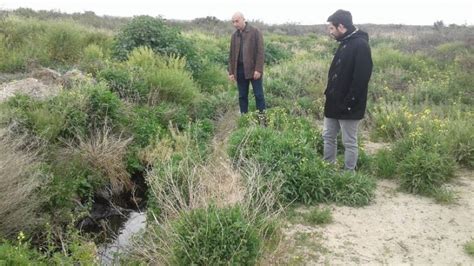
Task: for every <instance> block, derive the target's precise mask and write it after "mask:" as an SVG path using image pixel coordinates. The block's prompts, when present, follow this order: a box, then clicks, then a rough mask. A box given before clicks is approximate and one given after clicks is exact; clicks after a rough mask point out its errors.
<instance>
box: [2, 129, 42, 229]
mask: <svg viewBox="0 0 474 266" xmlns="http://www.w3.org/2000/svg"><path fill="white" fill-rule="evenodd" d="M0 149H1V151H2V152H1V153H0V216H1V217H2V219H0V234H1V235H2V236H3V237H13V236H16V235H17V234H18V232H20V231H23V232H26V233H33V232H34V231H35V230H37V229H38V228H39V227H41V226H42V224H43V223H44V222H45V219H44V218H45V217H44V214H42V211H41V207H42V204H43V203H44V199H43V198H42V197H41V196H40V195H39V194H38V191H39V189H40V188H41V187H43V186H44V185H45V184H44V182H45V178H44V176H42V174H41V171H40V168H39V167H40V162H41V159H40V156H39V155H38V153H37V152H36V151H35V150H33V149H30V148H28V146H25V143H24V141H23V140H22V139H21V138H17V137H16V138H9V137H7V136H5V135H3V134H1V135H0Z"/></svg>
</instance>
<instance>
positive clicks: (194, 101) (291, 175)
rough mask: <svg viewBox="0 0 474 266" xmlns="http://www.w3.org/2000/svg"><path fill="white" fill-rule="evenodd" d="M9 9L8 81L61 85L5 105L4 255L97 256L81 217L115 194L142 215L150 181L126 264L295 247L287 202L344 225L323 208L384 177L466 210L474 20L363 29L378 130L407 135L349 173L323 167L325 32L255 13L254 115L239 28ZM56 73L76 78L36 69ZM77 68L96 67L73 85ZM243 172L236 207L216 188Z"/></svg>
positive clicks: (1, 56) (357, 202)
mask: <svg viewBox="0 0 474 266" xmlns="http://www.w3.org/2000/svg"><path fill="white" fill-rule="evenodd" d="M0 13H1V15H2V17H1V19H0V28H1V30H0V72H1V73H0V74H1V75H0V78H1V81H2V82H5V83H6V82H10V81H14V80H15V79H17V78H23V77H30V76H31V77H33V76H34V77H35V78H38V79H39V82H42V83H44V84H45V86H46V88H48V91H49V89H50V88H51V92H53V91H54V92H55V93H54V94H52V95H50V96H49V97H41V96H42V95H36V92H35V93H31V91H29V90H26V91H21V90H20V93H18V94H16V95H1V96H2V97H5V98H0V150H1V151H2V154H0V166H1V171H0V216H1V217H2V219H1V220H0V264H2V263H3V262H5V263H6V264H7V265H9V264H21V265H26V264H35V265H36V264H38V265H50V264H61V265H62V264H67V265H69V264H86V265H89V264H95V263H98V262H97V258H96V253H97V251H96V249H97V247H96V244H94V240H95V238H94V237H93V236H91V235H88V234H86V233H84V232H80V231H78V229H76V227H75V226H77V225H78V224H79V223H80V221H83V220H84V218H85V217H87V216H88V215H90V213H91V210H92V206H93V205H94V203H96V201H97V199H98V198H99V197H105V198H104V199H103V200H106V201H108V202H110V203H111V204H113V205H117V206H120V207H125V208H126V207H127V206H123V204H124V201H126V200H124V198H123V197H125V196H124V195H133V193H134V192H135V191H136V189H137V187H136V184H135V183H134V182H135V180H134V178H132V177H136V176H143V177H144V179H145V182H146V186H147V187H148V192H147V196H146V197H147V217H148V224H149V225H150V226H149V227H147V228H146V229H145V231H144V232H142V234H143V235H140V237H139V238H140V241H137V243H138V244H137V246H135V247H134V248H132V250H131V251H130V252H129V253H127V254H126V255H127V256H126V257H128V258H124V260H126V261H127V262H130V263H135V264H159V263H161V264H162V263H168V264H229V263H230V264H258V263H260V260H261V258H262V257H264V256H265V255H266V254H267V253H271V252H273V249H274V248H275V247H276V246H278V241H279V239H280V238H281V235H280V234H281V233H280V223H279V219H280V215H279V214H280V213H281V211H282V208H283V207H282V206H284V207H287V206H290V208H294V206H295V205H298V204H301V205H304V207H305V208H308V210H309V212H307V213H304V214H301V215H300V214H298V217H299V218H298V219H300V220H302V222H304V223H306V224H310V225H314V224H325V223H329V222H331V219H332V217H331V213H330V211H329V209H319V208H315V207H314V206H312V205H314V204H317V203H336V204H343V205H348V206H364V205H367V204H369V203H370V202H371V200H372V199H373V198H374V190H375V185H376V180H377V178H390V179H393V180H395V181H396V182H398V183H399V184H400V187H401V188H402V190H404V191H406V192H408V193H416V194H421V195H424V196H428V197H432V198H434V199H435V200H436V201H437V202H439V203H443V204H444V203H452V202H454V201H455V200H456V195H455V193H454V192H453V191H454V190H450V189H448V188H449V185H448V186H446V185H447V184H448V183H449V182H450V181H451V180H452V179H453V177H454V172H455V170H456V169H457V168H458V167H465V168H469V170H472V169H473V167H474V166H473V162H474V143H473V140H474V128H473V127H474V126H473V124H472V121H473V120H474V112H473V110H472V105H473V103H474V102H473V99H474V91H473V87H472V84H474V73H473V69H474V56H473V54H474V53H473V52H474V48H473V46H472V40H471V39H469V37H470V36H472V32H473V28H472V27H468V26H456V25H453V26H449V27H442V25H437V27H435V28H433V27H428V26H426V27H425V26H420V27H418V26H402V25H386V26H384V25H360V26H361V28H363V29H364V30H366V31H368V32H369V35H370V36H371V47H372V51H373V60H374V73H373V75H372V79H371V82H370V88H369V101H368V109H367V115H366V118H365V119H364V123H363V125H361V128H362V129H363V131H364V133H367V134H364V136H363V139H364V140H365V139H367V138H369V139H370V140H371V141H384V142H387V143H389V144H390V145H389V148H387V149H383V150H379V151H377V152H375V153H369V151H365V150H363V149H361V151H360V156H359V162H358V171H357V172H355V173H348V172H344V171H342V170H341V169H339V168H340V167H339V165H335V166H334V165H329V164H327V163H326V162H324V161H323V160H322V150H323V141H322V137H321V130H322V129H321V120H322V110H323V104H324V94H323V92H324V89H325V84H326V79H327V77H326V75H327V70H328V69H327V68H328V66H329V63H330V60H331V58H332V54H333V51H334V49H335V48H336V45H337V44H336V43H335V42H334V41H333V40H330V39H329V38H327V37H326V32H325V31H326V29H325V26H324V25H314V26H302V25H291V24H285V25H265V24H263V23H261V22H258V21H256V22H252V23H254V24H255V25H256V26H257V27H259V28H260V29H261V30H262V32H263V33H264V35H265V48H266V51H265V54H266V66H265V76H264V77H265V83H264V84H265V97H266V100H267V105H268V107H269V109H268V110H267V113H266V115H267V126H266V127H262V126H260V125H259V123H258V117H257V114H256V113H255V112H251V113H249V114H247V115H245V116H242V117H240V118H238V119H237V121H235V119H234V118H235V115H234V116H233V115H232V114H235V113H237V109H238V107H237V89H236V86H235V84H233V83H231V82H229V81H228V80H227V73H226V67H227V57H228V45H229V36H230V34H231V32H233V30H234V29H233V28H232V26H231V23H229V22H228V21H220V20H218V19H217V18H214V17H207V18H200V19H196V20H194V21H192V22H184V21H168V20H164V19H162V18H152V17H149V16H139V17H135V18H113V17H99V16H96V15H95V14H94V13H93V12H85V13H83V14H79V13H77V14H71V15H69V14H63V13H60V12H56V11H39V12H35V11H33V10H31V9H18V10H14V11H1V12H0ZM427 44H429V45H427ZM44 68H50V69H52V70H55V71H57V72H58V73H59V74H58V75H59V76H61V77H59V78H56V77H55V78H53V79H49V80H48V79H46V80H43V78H44V77H38V76H35V75H36V74H35V73H37V71H38V70H45V69H44ZM73 69H75V71H76V73H77V72H78V73H80V74H81V75H83V76H84V78H78V79H77V80H75V81H74V82H71V81H69V80H68V79H66V77H65V76H66V75H65V74H64V73H65V72H67V71H70V70H73ZM9 85H11V84H9ZM53 88H54V90H53ZM56 89H57V90H56ZM21 92H23V94H22V93H21ZM7 96H8V97H7ZM250 109H251V110H255V106H254V101H253V100H252V97H251V99H250ZM361 139H362V138H361ZM364 140H362V142H363V141H364ZM338 144H339V147H341V143H340V141H339V143H338ZM361 144H362V143H361ZM341 148H342V147H341ZM224 149H227V150H226V151H222V150H224ZM339 151H342V149H339ZM226 152H227V154H226ZM339 156H341V154H340V155H339ZM227 157H229V158H230V160H227V159H228V158H227ZM216 158H217V159H216ZM228 177H232V178H233V179H237V180H235V182H234V183H233V184H232V186H235V187H233V188H232V189H234V191H232V193H233V192H235V193H236V195H233V196H235V197H234V199H233V200H232V201H230V202H225V201H222V200H220V199H221V198H222V194H224V195H228V194H232V193H230V192H229V191H228V190H223V191H216V190H219V189H222V188H220V186H222V184H220V182H226V181H224V180H227V179H225V178H228ZM227 186H230V185H228V184H227ZM218 192H219V193H220V194H219V193H218ZM237 192H238V193H237ZM237 194H238V195H237ZM104 195H106V196H104ZM300 220H299V221H298V222H301V221H300ZM308 237H309V235H302V236H301V238H302V239H300V240H301V242H305V241H306V240H307V238H308ZM305 239H306V240H305ZM306 242H307V241H306ZM317 245H318V248H319V249H324V247H320V246H319V242H318V243H317ZM465 249H466V251H467V252H468V253H469V254H472V241H471V242H469V243H468V244H466V247H465ZM127 259H130V260H127Z"/></svg>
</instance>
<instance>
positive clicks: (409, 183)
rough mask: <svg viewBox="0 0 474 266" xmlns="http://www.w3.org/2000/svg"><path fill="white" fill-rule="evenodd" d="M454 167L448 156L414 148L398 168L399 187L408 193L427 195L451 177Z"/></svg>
mask: <svg viewBox="0 0 474 266" xmlns="http://www.w3.org/2000/svg"><path fill="white" fill-rule="evenodd" d="M454 165H455V163H454V160H453V159H452V158H451V157H449V156H446V155H440V154H438V153H435V152H431V151H425V150H423V149H422V148H420V147H416V148H414V149H413V150H411V151H410V153H408V154H407V155H406V156H405V158H404V159H403V160H402V161H401V162H400V165H399V166H398V172H399V175H400V180H401V187H402V188H403V189H405V190H407V191H408V192H410V193H428V192H429V191H430V190H432V189H434V188H438V187H440V186H441V185H442V184H443V183H445V182H446V181H448V180H449V179H450V178H451V177H452V176H453V173H454Z"/></svg>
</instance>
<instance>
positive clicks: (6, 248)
mask: <svg viewBox="0 0 474 266" xmlns="http://www.w3.org/2000/svg"><path fill="white" fill-rule="evenodd" d="M0 263H1V264H2V265H32V264H34V265H48V263H47V260H46V258H45V257H44V256H43V255H42V254H40V253H39V252H37V251H36V250H34V249H32V248H31V247H30V245H29V244H28V243H21V242H20V243H18V244H17V245H13V244H11V243H10V242H8V241H0Z"/></svg>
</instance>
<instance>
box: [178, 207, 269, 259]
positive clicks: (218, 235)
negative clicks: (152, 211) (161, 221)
mask: <svg viewBox="0 0 474 266" xmlns="http://www.w3.org/2000/svg"><path fill="white" fill-rule="evenodd" d="M173 228H174V230H175V234H176V239H175V241H174V243H173V257H174V262H175V263H176V264H177V265H227V264H240V265H253V264H255V262H256V260H257V257H258V255H259V250H260V245H261V240H260V239H259V237H258V233H257V228H255V227H254V225H252V224H251V223H250V222H249V221H248V220H247V219H246V218H245V216H244V215H243V212H242V210H241V208H240V207H239V206H235V207H227V208H223V209H218V208H217V207H215V206H210V207H208V208H205V209H196V210H193V211H191V212H189V213H186V214H184V215H182V216H181V217H180V218H179V219H178V220H177V221H176V222H175V223H174V225H173Z"/></svg>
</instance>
